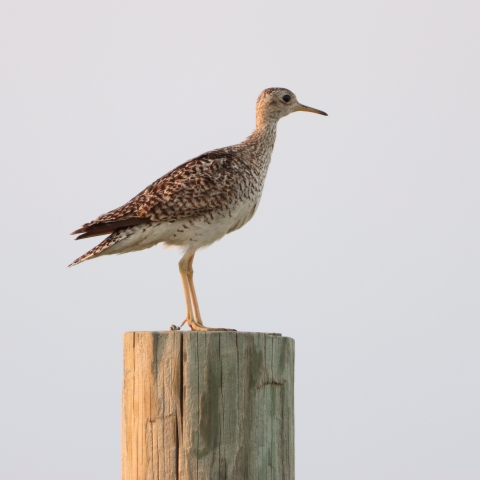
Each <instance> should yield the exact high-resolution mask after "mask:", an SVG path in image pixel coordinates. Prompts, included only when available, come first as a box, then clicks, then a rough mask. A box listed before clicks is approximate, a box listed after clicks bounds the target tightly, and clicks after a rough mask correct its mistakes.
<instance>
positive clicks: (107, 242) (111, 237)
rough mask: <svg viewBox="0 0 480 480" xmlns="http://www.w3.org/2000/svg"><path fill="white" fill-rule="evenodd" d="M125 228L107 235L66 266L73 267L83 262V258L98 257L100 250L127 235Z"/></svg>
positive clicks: (102, 250)
mask: <svg viewBox="0 0 480 480" xmlns="http://www.w3.org/2000/svg"><path fill="white" fill-rule="evenodd" d="M125 230H127V229H125V228H121V229H118V230H116V231H115V232H113V233H112V234H111V235H109V236H108V237H107V238H106V239H105V240H103V242H100V243H99V244H98V245H97V246H96V247H93V248H92V249H91V250H89V251H88V252H87V253H84V254H83V255H82V256H81V257H78V258H77V259H76V260H75V261H74V262H72V263H71V264H70V265H69V266H68V267H74V266H75V265H78V264H79V263H82V262H84V261H85V260H90V259H91V258H95V257H98V256H99V255H100V254H102V252H104V251H105V250H106V249H107V248H109V247H111V246H112V245H114V244H115V243H117V242H119V241H120V240H123V239H124V238H126V237H128V233H126V232H125Z"/></svg>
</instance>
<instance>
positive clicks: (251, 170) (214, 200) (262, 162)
mask: <svg viewBox="0 0 480 480" xmlns="http://www.w3.org/2000/svg"><path fill="white" fill-rule="evenodd" d="M298 111H303V112H313V113H319V114H321V115H327V114H326V113H325V112H322V111H321V110H317V109H315V108H310V107H306V106H305V105H302V104H300V103H298V101H297V98H296V97H295V95H294V94H293V93H292V92H291V91H290V90H287V89H286V88H267V89H266V90H264V91H263V92H262V93H261V94H260V96H259V97H258V100H257V106H256V128H255V130H254V132H253V133H252V134H251V135H250V136H249V137H248V138H247V139H246V140H244V141H243V142H241V143H239V144H238V145H232V146H231V147H225V148H220V149H218V150H212V151H210V152H207V153H204V154H203V155H200V156H199V157H196V158H193V159H192V160H189V161H188V162H186V163H184V164H182V165H180V166H179V167H177V168H175V169H174V170H172V171H171V172H169V173H167V174H166V175H164V176H163V177H161V178H159V179H158V180H156V181H155V182H153V183H152V184H151V185H150V186H148V187H147V188H146V189H145V190H143V191H142V192H140V193H139V194H138V195H137V196H136V197H134V198H132V199H131V200H130V201H129V202H127V203H126V204H125V205H123V206H122V207H119V208H117V209H115V210H112V211H110V212H108V213H105V214H103V215H100V216H99V217H98V218H97V219H96V220H93V221H92V222H90V223H86V224H85V225H83V227H82V228H79V229H78V230H75V231H74V232H73V233H72V235H76V234H80V235H79V236H78V237H77V238H76V240H80V239H81V238H88V237H95V236H97V235H106V234H109V236H108V237H107V238H106V239H105V240H103V242H101V243H99V244H98V245H97V246H96V247H94V248H92V249H91V250H90V251H89V252H87V253H85V255H82V256H81V257H80V258H78V259H77V260H75V261H74V262H73V263H72V264H71V265H70V266H71V267H72V266H74V265H77V264H79V263H81V262H84V261H85V260H89V259H91V258H96V257H100V256H102V255H112V254H120V253H128V252H134V251H137V250H143V249H145V248H150V247H153V246H154V245H156V244H157V243H164V244H166V245H175V246H179V247H182V249H183V250H184V255H183V257H182V259H181V260H180V263H179V267H180V275H181V277H182V283H183V290H184V293H185V302H186V304H187V317H186V319H185V320H184V322H183V323H182V325H183V324H184V323H185V322H187V323H188V325H189V326H190V328H191V329H192V330H199V331H208V330H228V329H225V328H209V327H206V326H205V325H204V324H203V321H202V317H201V316H200V309H199V307H198V302H197V296H196V294H195V288H194V286H193V269H192V264H193V257H194V256H195V252H196V251H197V250H198V249H199V248H202V247H206V246H208V245H211V244H212V243H213V242H216V241H217V240H220V239H221V238H222V237H223V236H224V235H226V234H227V233H231V232H234V231H235V230H238V229H239V228H241V227H243V226H244V225H245V224H246V223H247V222H248V221H249V220H250V219H251V218H252V217H253V215H254V213H255V211H256V210H257V207H258V204H259V202H260V197H261V195H262V190H263V184H264V182H265V177H266V175H267V170H268V166H269V164H270V159H271V157H272V151H273V145H274V143H275V136H276V131H277V123H278V121H279V120H280V119H281V118H282V117H285V116H286V115H288V114H290V113H292V112H298ZM175 328H178V327H175Z"/></svg>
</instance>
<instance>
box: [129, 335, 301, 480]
mask: <svg viewBox="0 0 480 480" xmlns="http://www.w3.org/2000/svg"><path fill="white" fill-rule="evenodd" d="M293 381H294V341H293V339H291V338H286V337H282V336H280V335H275V334H267V333H245V332H179V331H171V332H130V333H126V334H125V336H124V386H123V418H122V479H123V480H147V479H148V480H157V479H158V480H160V479H162V480H170V479H171V480H217V479H218V480H227V479H228V480H230V479H231V480H237V479H238V480H240V479H242V480H257V479H258V480H267V479H271V480H293V479H294V416H293Z"/></svg>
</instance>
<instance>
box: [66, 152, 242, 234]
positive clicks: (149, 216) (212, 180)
mask: <svg viewBox="0 0 480 480" xmlns="http://www.w3.org/2000/svg"><path fill="white" fill-rule="evenodd" d="M232 157H233V152H230V151H228V150H227V149H220V150H213V151H211V152H208V153H205V154H203V155H201V156H199V157H196V158H194V159H192V160H189V161H188V162H186V163H184V164H182V165H180V166H178V167H177V168H175V169H174V170H172V171H171V172H169V173H167V174H166V175H164V176H163V177H161V178H159V179H158V180H156V181H155V182H153V183H152V184H151V185H149V186H148V187H147V188H146V189H145V190H143V191H142V192H140V193H139V194H138V195H136V196H135V197H134V198H132V199H131V200H130V201H128V202H127V203H126V204H125V205H123V206H121V207H119V208H117V209H115V210H112V211H110V212H108V213H105V214H103V215H100V216H99V217H98V218H97V219H95V220H94V221H92V222H89V223H86V224H85V225H83V226H82V227H81V228H79V229H78V230H76V231H75V232H73V233H72V235H76V234H82V235H80V236H79V237H77V240H78V239H81V238H87V237H92V236H97V235H105V234H108V233H112V232H114V231H115V230H116V229H117V228H121V227H128V226H131V225H138V224H141V223H152V222H165V221H174V220H178V219H182V218H187V217H192V216H197V215H203V214H206V213H208V212H209V211H211V210H212V209H217V208H220V207H221V206H222V205H223V204H225V203H227V202H228V201H229V199H230V197H231V196H232V195H235V191H234V188H233V186H234V176H235V170H238V169H239V168H241V167H240V166H239V164H238V162H232Z"/></svg>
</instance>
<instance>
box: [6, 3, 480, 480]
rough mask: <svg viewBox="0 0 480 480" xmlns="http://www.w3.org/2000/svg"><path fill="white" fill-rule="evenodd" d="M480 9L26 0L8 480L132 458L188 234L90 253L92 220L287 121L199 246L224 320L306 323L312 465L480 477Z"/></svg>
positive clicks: (299, 387) (305, 415) (305, 450)
mask: <svg viewBox="0 0 480 480" xmlns="http://www.w3.org/2000/svg"><path fill="white" fill-rule="evenodd" d="M479 16H480V6H479V3H478V2H475V1H473V0H471V1H418V0H415V1H413V0H407V1H405V0H403V1H391V2H385V1H358V0H355V1H354V0H351V1H337V2H326V1H323V2H320V1H296V2H293V1H281V0H280V1H279V0H277V1H262V0H256V1H254V2H253V1H251V2H250V1H242V2H240V1H235V2H225V1H219V0H218V1H214V0H207V1H203V2H192V1H190V2H187V1H175V2H173V1H171V2H142V1H139V2H126V1H115V2H114V1H109V2H107V1H99V0H95V1H70V2H64V1H51V0H48V1H43V2H33V1H29V2H26V1H19V0H16V1H2V2H1V6H0V39H1V47H0V48H1V51H0V55H1V57H0V62H1V74H0V75H1V88H0V95H1V98H0V115H1V120H0V121H1V125H0V151H1V172H0V182H1V186H0V196H1V203H0V205H1V237H0V238H1V240H0V241H1V260H0V262H1V263H0V271H1V288H0V295H1V299H0V300H1V348H0V355H1V359H0V369H1V371H0V380H1V389H0V440H1V444H0V456H1V459H0V478H2V479H5V480H37V479H38V480H65V479H68V480H86V479H88V480H106V479H118V478H119V475H120V395H121V385H122V333H123V332H125V331H131V330H162V329H166V328H168V326H169V325H170V324H171V323H177V324H178V323H179V321H181V320H182V319H183V317H184V303H183V293H182V288H181V284H180V278H179V275H178V270H177V262H178V260H179V252H178V251H176V250H167V251H165V250H164V249H163V248H162V247H161V246H158V247H156V248H154V249H152V250H147V251H144V252H141V253H134V254H129V255H125V256H119V257H105V258H101V259H98V260H95V261H92V262H87V263H85V264H82V265H80V266H78V267H75V268H74V269H67V268H66V265H68V264H69V263H70V262H71V261H72V260H74V259H75V258H76V257H77V256H79V255H80V254H82V253H84V252H85V251H86V250H88V249H89V248H90V247H91V246H93V245H94V244H95V243H96V239H90V240H85V241H82V242H74V241H73V237H70V236H69V235H68V234H69V233H70V232H71V231H72V230H74V229H76V228H78V227H79V226H80V225H81V224H82V223H84V222H87V221H89V220H92V219H93V218H95V217H96V216H97V215H99V214H101V213H104V212H106V211H108V210H110V209H112V208H115V207H118V206H120V205H122V204H123V203H124V202H125V201H127V200H129V199H130V198H131V197H133V196H134V195H135V194H137V193H138V192H139V191H140V190H142V189H143V188H144V187H145V186H147V185H148V184H149V183H151V182H152V181H154V180H155V179H156V178H158V177H160V176H161V175H163V174H164V173H166V172H167V171H169V170H170V169H172V168H174V167H175V166H176V165H178V164H180V163H182V162H184V161H186V160H187V159H189V158H192V157H194V156H196V155H199V154H200V153H203V152H205V151H207V150H210V149H213V148H218V147H222V146H226V145H230V144H233V143H237V142H239V141H241V140H243V139H244V138H245V137H246V136H247V135H248V134H249V133H250V132H251V131H252V130H253V128H254V105H255V100H256V98H257V96H258V94H259V93H260V92H261V91H262V90H263V89H264V88H267V87H272V86H281V87H287V88H290V89H292V90H293V91H294V92H295V93H296V94H297V96H298V98H299V100H300V101H301V102H302V103H304V104H306V105H309V106H312V107H316V108H319V109H322V110H325V111H326V112H328V113H329V117H320V116H316V115H312V114H307V113H296V114H293V115H291V116H289V117H287V118H285V119H282V120H281V122H280V124H279V129H278V137H277V143H276V146H275V151H274V155H273V161H272V164H271V167H270V171H269V175H268V177H267V182H266V186H265V190H264V195H263V199H262V203H261V206H260V208H259V210H258V212H257V214H256V216H255V218H254V219H253V220H252V221H251V222H250V223H249V224H248V225H247V226H246V227H244V228H243V229H242V230H240V231H238V232H236V233H234V234H232V235H229V236H227V237H225V238H224V239H223V240H222V241H221V242H219V243H217V244H215V245H213V246H211V247H210V248H209V249H207V250H204V251H201V252H200V253H199V254H198V255H197V258H196V263H195V271H196V285H197V289H198V293H199V299H200V305H201V307H202V313H203V316H204V319H205V321H206V323H207V324H208V325H211V326H223V327H232V328H237V329H240V330H244V331H266V332H271V331H275V332H281V333H282V334H283V335H287V336H291V337H293V338H295V340H296V352H297V353H296V465H297V467H296V468H297V479H317V478H318V479H325V480H338V479H342V480H343V479H346V480H347V479H348V480H350V479H351V480H357V479H365V480H377V479H378V480H390V479H392V480H393V479H408V480H412V479H413V480H416V479H418V480H424V479H428V480H430V479H431V480H444V479H451V480H467V479H478V478H480V413H479V412H480V407H479V405H480V386H479V364H480V348H479V344H480V318H479V313H480V294H479V283H480V282H479V281H480V269H479V267H480V250H479V240H480V238H479V237H480V228H479V227H480V226H479V222H480V193H479V181H480V164H479V153H480V142H479V127H480V94H479V85H480V67H479V54H480V28H479V27H478V25H479Z"/></svg>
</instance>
